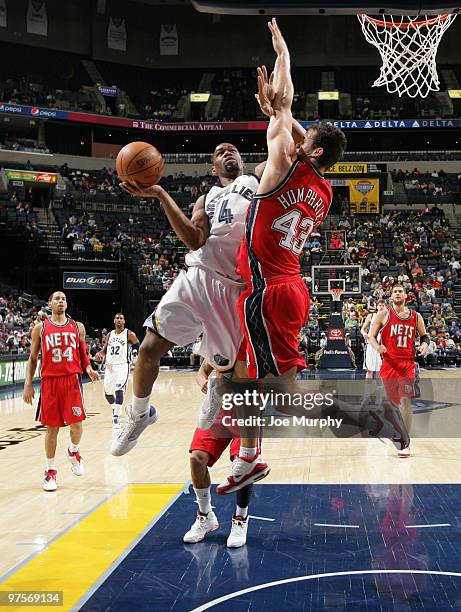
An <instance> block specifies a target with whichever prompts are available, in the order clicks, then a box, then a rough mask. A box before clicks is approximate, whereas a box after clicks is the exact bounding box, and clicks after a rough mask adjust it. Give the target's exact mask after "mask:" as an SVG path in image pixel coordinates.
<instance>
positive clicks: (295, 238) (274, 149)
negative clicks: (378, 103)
mask: <svg viewBox="0 0 461 612" xmlns="http://www.w3.org/2000/svg"><path fill="white" fill-rule="evenodd" d="M268 25H269V29H270V31H271V33H272V44H273V46H274V51H275V52H276V54H277V60H276V63H275V67H274V73H273V75H272V77H271V79H270V81H268V80H267V72H266V71H265V69H264V68H263V69H259V70H258V96H257V98H258V101H259V103H260V105H261V108H262V109H263V111H265V112H267V114H270V115H271V116H270V122H269V127H268V130H267V146H268V160H267V164H266V167H265V168H264V172H263V175H262V177H261V182H260V184H259V188H258V190H257V192H256V195H255V196H254V198H253V200H252V202H251V204H250V207H249V209H248V214H247V219H246V231H245V237H244V240H243V243H242V245H241V247H240V251H239V256H238V266H239V268H238V269H239V271H240V273H241V275H242V276H243V278H244V280H245V281H246V283H247V289H246V291H245V292H244V294H243V295H242V296H241V297H240V299H239V302H238V307H239V314H240V318H241V322H242V325H243V329H244V333H245V337H246V340H247V346H248V348H247V351H248V362H249V375H250V376H251V377H252V378H263V377H265V376H267V375H272V376H281V375H286V376H287V377H290V378H293V379H294V378H295V377H296V373H297V371H299V370H302V369H303V368H304V367H305V366H306V364H305V362H304V360H303V359H302V358H301V355H300V353H299V350H298V334H299V331H300V329H301V327H302V326H303V325H304V323H305V322H306V320H307V319H308V315H309V294H308V291H307V288H306V285H305V284H304V282H303V281H302V279H301V276H300V265H299V256H300V255H301V253H302V251H303V248H304V243H305V242H306V240H307V238H308V237H309V235H310V234H311V233H312V231H313V230H314V229H315V228H316V227H317V226H318V225H320V223H321V222H322V221H323V220H324V219H325V217H326V216H327V213H328V210H329V208H330V204H331V199H332V188H331V185H330V184H329V182H328V181H327V180H326V179H325V178H324V176H323V174H322V173H323V172H325V170H327V169H328V168H329V167H330V166H332V165H333V164H334V163H336V162H337V161H338V160H339V159H340V157H341V155H342V153H343V151H344V149H345V148H346V137H345V136H344V133H343V132H342V131H341V130H340V129H338V128H336V127H333V126H331V125H320V124H319V125H315V126H313V127H311V128H310V129H309V130H308V131H307V132H305V131H304V130H302V138H301V139H300V141H298V142H297V143H296V142H295V138H296V135H295V137H294V136H293V134H292V123H293V118H292V114H291V104H292V101H293V83H292V80H291V75H290V54H289V51H288V47H287V45H286V43H285V40H284V39H283V36H282V34H281V32H280V30H279V28H278V25H277V22H276V20H275V19H273V20H272V21H271V22H269V24H268ZM267 108H269V110H268V111H267ZM265 109H266V110H265Z"/></svg>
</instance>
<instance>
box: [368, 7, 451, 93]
mask: <svg viewBox="0 0 461 612" xmlns="http://www.w3.org/2000/svg"><path fill="white" fill-rule="evenodd" d="M357 17H358V19H359V21H360V24H361V26H362V31H363V33H364V35H365V38H366V40H367V41H368V42H369V43H370V44H371V45H374V46H375V47H376V48H377V49H378V51H379V53H380V55H381V59H382V62H383V65H382V67H381V74H380V75H379V77H378V78H377V79H376V81H375V82H374V83H373V87H382V86H385V87H386V89H387V91H388V92H389V93H396V94H398V95H399V96H402V95H404V94H406V95H408V96H409V97H410V98H416V97H417V96H419V97H421V98H426V97H427V95H428V94H429V92H431V91H438V90H439V85H440V81H439V77H438V74H437V65H436V55H437V49H438V46H439V43H440V40H441V38H442V36H443V35H444V33H445V31H446V30H447V29H448V28H449V27H450V25H451V24H452V23H453V21H454V19H455V17H456V15H455V14H444V15H436V16H435V17H434V16H429V15H419V16H418V17H397V16H395V15H380V17H379V19H375V18H373V17H370V16H369V15H358V16H357Z"/></svg>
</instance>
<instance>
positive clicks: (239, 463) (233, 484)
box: [216, 456, 271, 495]
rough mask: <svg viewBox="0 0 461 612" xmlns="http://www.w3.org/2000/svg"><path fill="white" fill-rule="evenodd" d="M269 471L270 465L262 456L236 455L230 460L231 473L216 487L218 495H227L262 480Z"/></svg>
mask: <svg viewBox="0 0 461 612" xmlns="http://www.w3.org/2000/svg"><path fill="white" fill-rule="evenodd" d="M270 471H271V469H270V467H269V466H268V465H267V463H266V462H265V461H264V459H263V458H262V457H259V456H258V457H255V458H254V459H253V460H251V459H242V457H237V459H234V461H233V462H232V470H231V475H230V476H228V477H227V480H226V481H225V482H222V483H221V484H220V485H218V486H217V487H216V491H217V493H219V495H227V494H228V493H233V492H234V491H238V490H239V489H243V487H246V486H247V485H249V484H251V483H252V482H256V481H257V480H262V479H263V478H265V477H266V476H267V475H268V474H269V472H270Z"/></svg>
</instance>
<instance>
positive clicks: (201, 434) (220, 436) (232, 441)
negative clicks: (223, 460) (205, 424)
mask: <svg viewBox="0 0 461 612" xmlns="http://www.w3.org/2000/svg"><path fill="white" fill-rule="evenodd" d="M231 415H232V412H228V411H221V413H220V414H219V415H218V418H217V421H216V423H215V424H214V425H212V426H211V427H210V429H206V430H203V429H199V428H197V429H196V430H195V431H194V437H193V438H192V442H191V444H190V448H189V452H190V453H191V452H192V451H194V450H200V451H204V452H205V453H208V454H209V455H210V459H209V460H208V466H209V467H211V466H212V465H214V464H215V463H216V461H217V460H218V459H219V458H220V457H221V455H222V454H223V452H224V451H225V450H226V448H227V447H228V446H229V445H230V448H229V458H230V459H231V460H232V459H233V458H234V457H237V456H238V454H239V451H240V438H239V437H238V435H239V433H238V431H232V430H231V429H229V428H228V427H225V426H224V425H223V424H222V422H221V421H222V418H223V417H225V416H231Z"/></svg>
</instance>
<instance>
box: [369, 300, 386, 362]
mask: <svg viewBox="0 0 461 612" xmlns="http://www.w3.org/2000/svg"><path fill="white" fill-rule="evenodd" d="M388 316H389V313H388V312H387V310H384V311H383V312H380V313H379V314H378V316H377V317H376V319H375V322H374V324H373V327H372V328H371V332H370V335H369V336H368V341H369V343H370V344H371V346H372V347H373V348H374V349H375V351H376V352H377V353H379V354H380V355H382V354H383V353H385V352H386V350H387V349H386V347H385V346H384V344H379V342H378V334H379V332H380V330H381V328H382V327H383V325H384V324H385V322H386V320H387V317H388Z"/></svg>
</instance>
